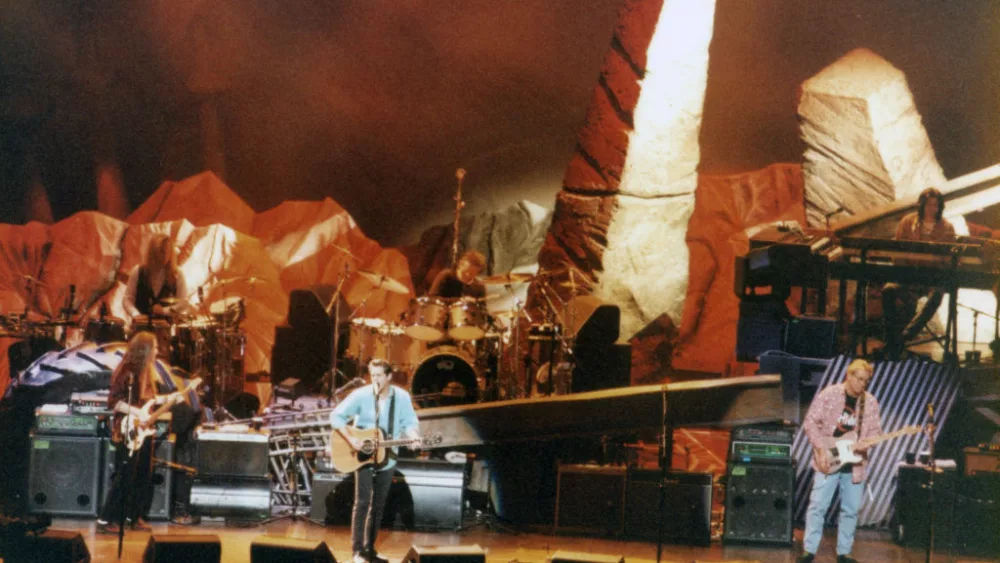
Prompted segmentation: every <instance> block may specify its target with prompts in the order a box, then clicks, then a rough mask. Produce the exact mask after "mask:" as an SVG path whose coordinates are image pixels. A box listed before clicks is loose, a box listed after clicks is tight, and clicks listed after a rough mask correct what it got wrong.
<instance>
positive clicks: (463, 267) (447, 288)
mask: <svg viewBox="0 0 1000 563" xmlns="http://www.w3.org/2000/svg"><path fill="white" fill-rule="evenodd" d="M485 267H486V257H485V256H483V253H481V252H477V251H475V250H470V251H468V252H466V253H465V254H463V255H462V257H461V258H459V259H458V263H457V264H455V268H454V269H452V268H447V269H444V270H441V272H440V273H439V274H438V275H437V277H435V278H434V283H433V284H431V290H430V291H429V292H427V295H430V296H432V297H444V298H457V297H475V298H479V299H482V298H484V297H486V286H485V285H483V283H482V282H481V281H479V280H477V279H476V276H478V275H479V273H480V272H482V271H483V269H484V268H485Z"/></svg>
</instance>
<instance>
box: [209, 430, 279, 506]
mask: <svg viewBox="0 0 1000 563" xmlns="http://www.w3.org/2000/svg"><path fill="white" fill-rule="evenodd" d="M195 435H196V438H197V441H198V442H197V443H198V462H197V469H198V475H197V477H195V479H194V482H193V483H192V485H191V506H190V511H191V513H192V514H194V515H198V516H207V517H217V518H229V519H234V520H249V521H252V520H263V519H266V518H268V517H269V516H270V515H271V477H270V473H269V471H270V469H269V466H270V461H269V460H270V457H269V455H270V454H269V445H268V441H269V438H270V433H269V432H268V431H267V430H255V429H251V428H249V427H246V426H244V425H231V426H224V427H221V428H212V427H207V426H203V427H201V428H199V429H198V430H197V431H196V432H195Z"/></svg>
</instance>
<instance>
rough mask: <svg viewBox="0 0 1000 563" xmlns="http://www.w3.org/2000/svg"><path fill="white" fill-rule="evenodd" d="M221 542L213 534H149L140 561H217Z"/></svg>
mask: <svg viewBox="0 0 1000 563" xmlns="http://www.w3.org/2000/svg"><path fill="white" fill-rule="evenodd" d="M221 559H222V543H221V542H220V541H219V536H217V535H214V534H165V535H153V536H150V538H149V542H148V543H147V544H146V551H145V552H144V553H143V554H142V563H219V561H220V560H221Z"/></svg>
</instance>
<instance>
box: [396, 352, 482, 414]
mask: <svg viewBox="0 0 1000 563" xmlns="http://www.w3.org/2000/svg"><path fill="white" fill-rule="evenodd" d="M410 393H411V394H412V395H413V399H414V400H415V401H417V403H418V404H420V405H422V406H434V405H461V404H466V403H475V402H476V401H477V400H478V399H479V381H478V374H477V373H476V367H475V361H474V360H473V358H472V357H470V356H469V355H468V354H466V353H465V352H464V351H462V350H460V349H459V348H456V347H454V346H438V347H437V348H432V349H431V350H430V352H429V353H428V354H427V355H425V356H424V357H423V358H421V360H420V365H419V366H417V369H416V370H415V371H414V372H413V377H411V378H410Z"/></svg>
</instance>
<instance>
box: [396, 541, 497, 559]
mask: <svg viewBox="0 0 1000 563" xmlns="http://www.w3.org/2000/svg"><path fill="white" fill-rule="evenodd" d="M485 562H486V552H485V551H483V548H481V547H479V545H478V544H473V545H441V546H430V545H414V546H412V547H410V551H407V552H406V555H405V556H404V557H403V560H402V561H401V562H400V563H485Z"/></svg>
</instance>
